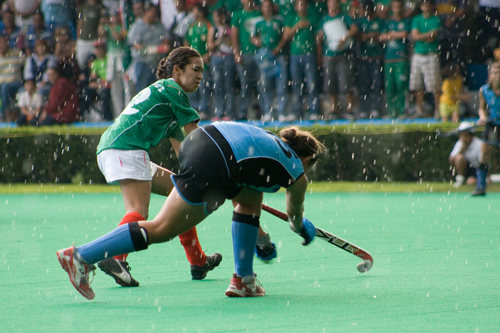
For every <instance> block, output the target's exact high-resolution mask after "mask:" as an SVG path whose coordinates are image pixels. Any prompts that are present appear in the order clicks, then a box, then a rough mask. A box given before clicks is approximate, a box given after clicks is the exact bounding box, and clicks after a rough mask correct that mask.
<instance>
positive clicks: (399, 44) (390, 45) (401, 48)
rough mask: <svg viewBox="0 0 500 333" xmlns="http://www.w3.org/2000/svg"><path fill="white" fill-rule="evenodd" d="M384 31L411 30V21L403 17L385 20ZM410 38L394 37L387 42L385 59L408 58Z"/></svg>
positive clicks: (389, 60)
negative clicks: (397, 19)
mask: <svg viewBox="0 0 500 333" xmlns="http://www.w3.org/2000/svg"><path fill="white" fill-rule="evenodd" d="M382 31H383V32H384V33H387V32H391V31H395V32H400V31H407V32H410V21H409V20H407V19H402V20H399V21H396V20H393V19H388V20H386V21H385V25H384V28H383V29H382ZM407 46H408V38H405V39H392V40H389V41H387V42H386V43H385V61H386V62H394V61H396V60H398V61H402V60H408V47H407Z"/></svg>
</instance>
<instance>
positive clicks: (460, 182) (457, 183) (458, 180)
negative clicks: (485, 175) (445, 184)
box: [453, 175, 465, 188]
mask: <svg viewBox="0 0 500 333" xmlns="http://www.w3.org/2000/svg"><path fill="white" fill-rule="evenodd" d="M464 181H465V177H464V176H462V175H457V176H456V177H455V184H453V187H454V188H459V187H460V186H462V185H463V184H464Z"/></svg>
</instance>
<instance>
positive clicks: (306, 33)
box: [285, 0, 320, 120]
mask: <svg viewBox="0 0 500 333" xmlns="http://www.w3.org/2000/svg"><path fill="white" fill-rule="evenodd" d="M307 8H308V2H307V0H297V1H296V2H295V6H294V9H295V13H294V15H291V16H289V17H288V20H287V22H285V38H286V39H287V40H288V41H290V76H291V79H292V91H293V100H292V112H293V113H292V117H290V118H289V120H295V119H299V118H303V117H304V115H303V113H302V111H303V110H302V109H303V105H304V102H303V98H304V95H306V93H307V95H308V100H309V105H308V113H309V115H308V118H309V120H318V119H319V116H320V101H319V94H318V88H317V82H318V72H317V62H316V42H315V41H316V35H315V34H316V30H317V24H318V21H317V20H315V19H314V18H315V16H312V15H309V14H308V11H307ZM305 87H307V91H306V90H305Z"/></svg>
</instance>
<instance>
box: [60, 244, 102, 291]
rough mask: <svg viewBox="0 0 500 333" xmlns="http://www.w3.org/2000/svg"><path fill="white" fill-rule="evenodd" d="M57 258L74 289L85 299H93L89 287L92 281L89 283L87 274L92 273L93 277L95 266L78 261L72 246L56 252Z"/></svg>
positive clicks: (74, 248)
mask: <svg viewBox="0 0 500 333" xmlns="http://www.w3.org/2000/svg"><path fill="white" fill-rule="evenodd" d="M57 258H58V259H59V263H60V264H61V267H62V268H63V269H64V270H65V271H66V273H68V275H69V280H70V281H71V284H73V286H74V287H75V289H76V290H78V292H79V293H80V294H82V296H83V297H85V298H86V299H88V300H92V299H94V297H95V294H94V291H93V290H92V287H91V286H90V283H91V282H92V281H89V274H90V272H93V273H94V275H95V272H94V271H95V266H94V265H88V264H86V263H84V262H83V261H81V260H79V259H78V255H77V253H76V247H74V246H72V247H70V248H67V249H63V250H59V251H57Z"/></svg>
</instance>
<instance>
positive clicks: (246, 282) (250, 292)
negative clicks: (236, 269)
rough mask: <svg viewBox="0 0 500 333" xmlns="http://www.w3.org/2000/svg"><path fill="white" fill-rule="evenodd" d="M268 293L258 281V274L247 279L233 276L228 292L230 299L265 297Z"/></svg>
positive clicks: (246, 277)
mask: <svg viewBox="0 0 500 333" xmlns="http://www.w3.org/2000/svg"><path fill="white" fill-rule="evenodd" d="M265 294H266V291H265V290H264V287H262V285H261V284H260V282H259V280H257V274H254V275H253V276H252V275H248V276H245V277H243V278H242V277H241V276H238V275H236V274H233V278H232V279H231V283H230V284H229V288H227V290H226V296H228V297H258V296H264V295H265Z"/></svg>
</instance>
